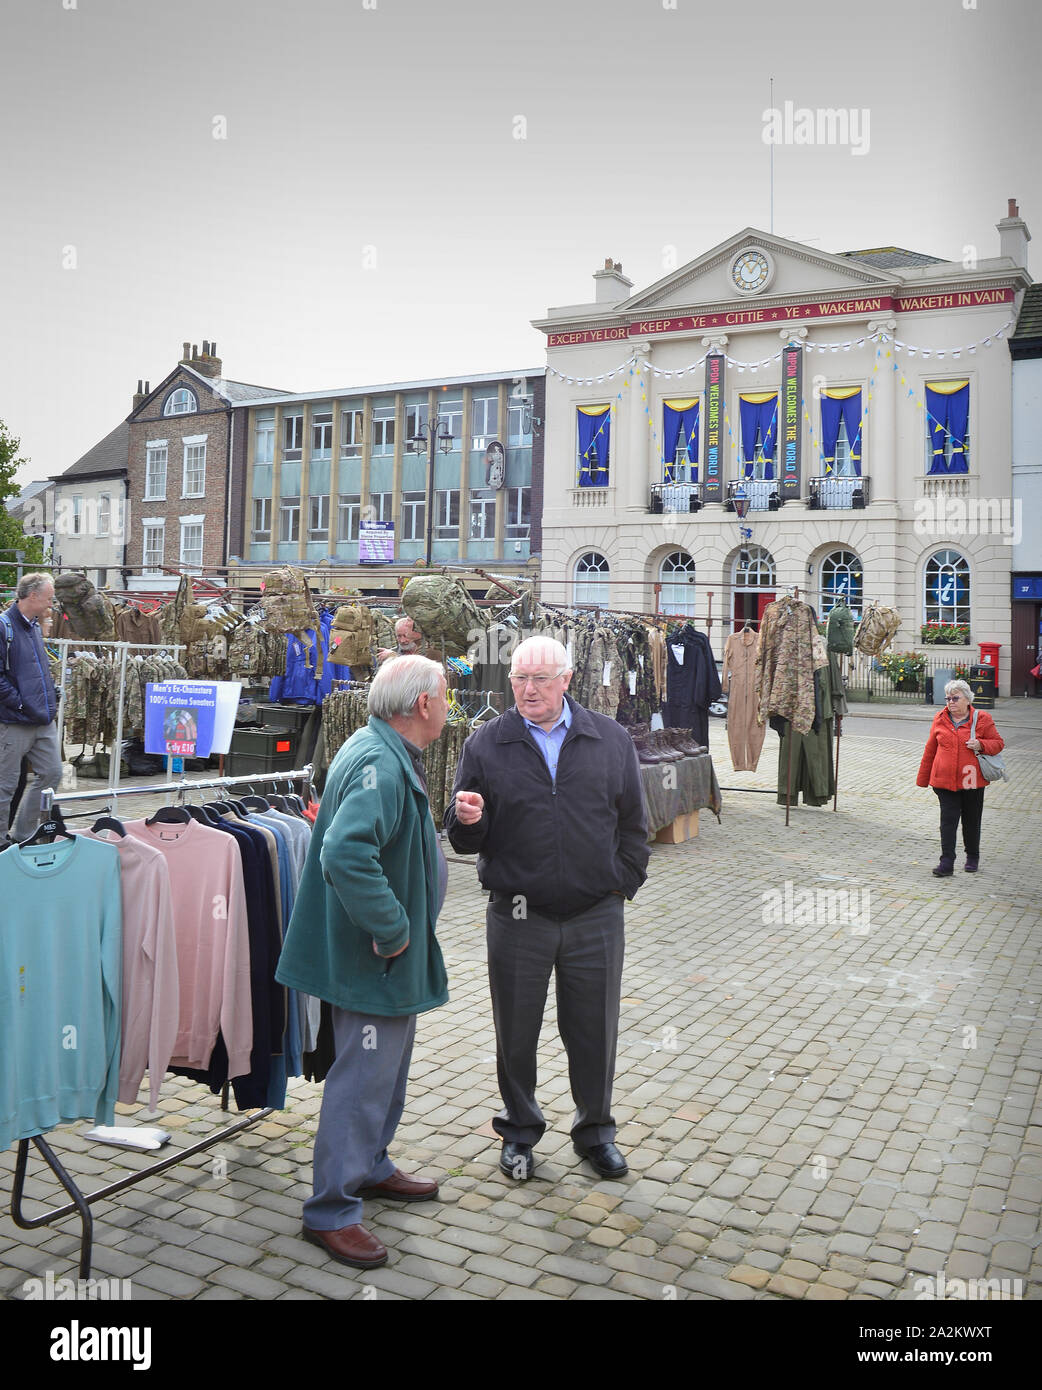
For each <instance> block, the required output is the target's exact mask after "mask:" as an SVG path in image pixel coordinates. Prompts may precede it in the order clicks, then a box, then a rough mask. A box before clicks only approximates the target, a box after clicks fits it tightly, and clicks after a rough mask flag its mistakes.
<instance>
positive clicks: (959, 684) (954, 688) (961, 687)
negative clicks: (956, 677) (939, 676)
mask: <svg viewBox="0 0 1042 1390" xmlns="http://www.w3.org/2000/svg"><path fill="white" fill-rule="evenodd" d="M944 693H945V695H965V696H966V698H967V700H969V702H970V704H971V705H972V704H973V691H972V690H971V689H970V687H969V686H968V685H967V684H966V682H965V681H949V682H948V684H947V685H946V686H945V687H944Z"/></svg>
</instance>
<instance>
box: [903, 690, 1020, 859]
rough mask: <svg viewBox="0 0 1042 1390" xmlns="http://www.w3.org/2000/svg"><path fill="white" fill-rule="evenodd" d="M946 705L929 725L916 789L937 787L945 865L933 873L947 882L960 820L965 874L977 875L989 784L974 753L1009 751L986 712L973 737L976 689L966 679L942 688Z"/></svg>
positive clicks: (978, 719) (981, 716)
mask: <svg viewBox="0 0 1042 1390" xmlns="http://www.w3.org/2000/svg"><path fill="white" fill-rule="evenodd" d="M944 702H945V703H944V709H943V710H941V712H940V714H938V715H935V716H934V721H933V724H932V725H931V726H930V737H929V738H928V739H927V740H926V751H925V752H924V753H923V760H922V762H921V763H920V764H919V776H918V777H917V778H916V779H915V781H916V786H918V787H933V789H934V791H935V792H936V793H937V799H938V801H940V803H941V862H940V863H939V864H938V865H937V867H936V868H935V869H934V871H933V872H934V873H935V874H936V876H937V877H938V878H946V877H947V876H948V875H949V874H950V873H952V871H953V870H954V868H955V832H956V830H957V829H958V828H959V821H960V820H961V821H962V846H963V849H964V850H965V851H966V872H967V873H968V874H975V873H976V872H977V869H978V868H979V866H980V822H981V814H982V813H983V811H984V788H985V787H986V786H987V785H988V784H987V782H985V780H984V777H983V775H982V774H981V770H980V764H979V763H978V762H977V757H976V755H977V754H978V753H987V754H988V755H989V756H990V755H991V754H994V753H1001V752H1002V749H1003V748H1004V747H1005V744H1004V743H1003V741H1002V739H1001V738H1000V737H999V732H998V730H997V729H996V728H995V721H994V720H993V719H992V717H991V715H990V714H988V713H987V712H986V711H985V710H978V711H977V729H976V735H977V736H976V738H971V737H970V727H971V724H972V722H973V721H972V716H973V708H972V705H973V691H972V690H971V689H970V687H969V686H968V685H967V684H966V682H965V681H949V682H948V684H947V685H946V686H945V687H944Z"/></svg>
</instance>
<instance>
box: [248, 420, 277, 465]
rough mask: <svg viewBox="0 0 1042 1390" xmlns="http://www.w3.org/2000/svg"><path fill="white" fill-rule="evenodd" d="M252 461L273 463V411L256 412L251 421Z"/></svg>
mask: <svg viewBox="0 0 1042 1390" xmlns="http://www.w3.org/2000/svg"><path fill="white" fill-rule="evenodd" d="M253 461H254V463H273V462H274V461H275V412H274V410H264V411H260V412H258V414H257V415H256V416H255V417H254V421H253Z"/></svg>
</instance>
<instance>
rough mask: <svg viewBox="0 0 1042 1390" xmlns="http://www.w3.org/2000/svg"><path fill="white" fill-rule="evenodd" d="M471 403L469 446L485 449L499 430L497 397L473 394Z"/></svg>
mask: <svg viewBox="0 0 1042 1390" xmlns="http://www.w3.org/2000/svg"><path fill="white" fill-rule="evenodd" d="M470 405H471V432H472V438H471V448H472V449H485V448H487V447H488V445H489V443H490V442H491V441H492V440H493V439H495V437H496V435H497V433H498V431H499V397H498V396H475V397H474V399H473V400H472V401H471V403H470Z"/></svg>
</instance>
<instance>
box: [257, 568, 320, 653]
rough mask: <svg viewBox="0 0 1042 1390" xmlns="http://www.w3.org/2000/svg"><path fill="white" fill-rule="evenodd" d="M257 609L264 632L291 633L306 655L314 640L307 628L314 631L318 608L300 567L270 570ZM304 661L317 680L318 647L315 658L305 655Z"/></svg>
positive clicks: (316, 626)
mask: <svg viewBox="0 0 1042 1390" xmlns="http://www.w3.org/2000/svg"><path fill="white" fill-rule="evenodd" d="M261 609H262V611H263V619H262V621H263V625H264V627H265V628H266V629H267V631H268V632H273V633H288V632H292V633H293V635H294V636H295V637H299V638H300V640H301V642H303V644H304V648H305V652H306V653H308V655H310V653H311V649H312V647H313V646H314V643H313V642H312V640H311V638H310V637H308V636H307V635H306V634H307V632H308V629H309V628H310V629H311V630H312V631H315V632H317V631H318V626H319V622H318V611H317V610H316V608H315V604H314V600H313V599H312V597H311V590H310V589H309V588H308V581H307V579H306V578H305V575H304V571H303V570H299V569H297V568H296V567H295V566H293V565H282V566H280V567H279V569H277V570H270V571H269V572H268V574H266V575H265V577H264V594H263V597H262V599H261ZM305 663H306V665H307V666H308V668H309V669H310V668H311V667H312V666H313V667H314V670H315V676H316V679H317V677H318V676H319V675H321V673H322V648H321V647H319V648H318V652H317V656H316V659H315V661H310V660H308V659H307V656H306V657H305Z"/></svg>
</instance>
